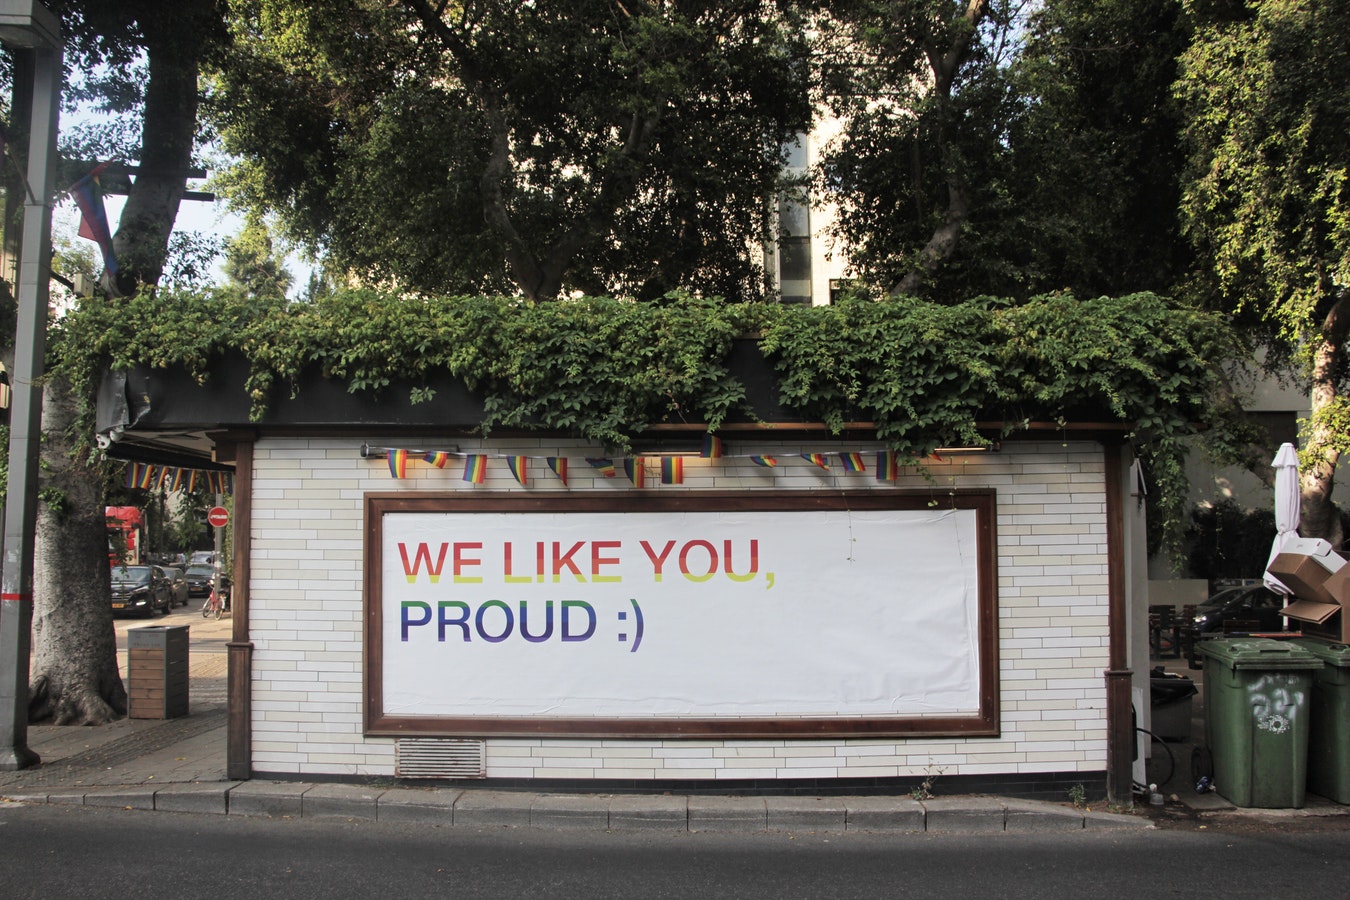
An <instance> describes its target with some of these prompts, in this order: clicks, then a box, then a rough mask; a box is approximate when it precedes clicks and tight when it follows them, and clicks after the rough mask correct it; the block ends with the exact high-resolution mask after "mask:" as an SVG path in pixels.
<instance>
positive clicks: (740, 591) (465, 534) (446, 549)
mask: <svg viewBox="0 0 1350 900" xmlns="http://www.w3.org/2000/svg"><path fill="white" fill-rule="evenodd" d="M380 518H381V520H382V522H381V535H382V536H381V539H380V540H381V547H380V554H379V558H380V560H381V564H380V571H379V573H378V579H379V593H380V598H379V612H378V616H379V621H380V659H381V662H380V678H379V680H378V685H379V688H378V690H379V693H378V694H377V695H376V696H378V697H379V698H380V703H381V706H382V707H383V708H382V711H381V714H382V715H383V716H386V717H424V716H427V717H474V716H494V717H497V716H507V717H572V718H586V717H626V718H666V719H676V718H681V717H695V718H703V719H710V718H719V717H732V718H736V717H771V718H792V717H816V716H831V717H833V716H848V717H890V716H931V715H971V714H974V713H976V712H977V711H978V710H979V707H980V696H979V685H980V653H979V636H978V631H979V621H978V620H979V553H978V549H977V515H976V512H975V511H974V510H970V509H931V510H928V509H925V510H912V509H911V510H899V509H870V510H853V511H849V510H833V511H826V510H800V511H781V510H780V511H737V512H675V513H672V512H660V513H644V512H557V513H542V512H491V511H488V512H462V513H461V512H387V513H384V514H383V515H382V516H381V517H380Z"/></svg>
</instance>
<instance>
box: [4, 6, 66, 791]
mask: <svg viewBox="0 0 1350 900" xmlns="http://www.w3.org/2000/svg"><path fill="white" fill-rule="evenodd" d="M0 42H3V43H4V44H5V45H6V46H8V47H10V48H11V49H12V50H16V51H19V52H29V53H32V54H33V55H34V78H33V105H32V121H31V123H30V128H29V132H28V134H29V138H28V183H27V185H26V187H25V193H26V196H25V198H24V207H23V237H22V239H21V243H20V250H19V253H20V256H19V272H18V278H17V282H18V301H19V318H18V327H17V330H16V332H15V335H14V374H13V381H14V383H13V385H12V388H11V390H12V405H11V407H10V420H9V421H10V424H9V486H8V492H7V497H6V503H5V544H4V560H3V568H2V569H0V771H14V770H16V769H24V768H28V767H29V766H33V765H36V764H37V763H38V762H40V759H39V758H38V755H37V754H36V753H34V752H33V751H32V749H31V748H29V746H28V676H29V654H30V653H31V652H32V627H33V547H34V544H35V543H36V541H35V537H36V536H35V531H36V528H37V488H38V483H37V479H38V452H39V450H40V449H41V444H40V441H41V437H42V388H41V385H40V382H39V381H38V379H39V378H40V377H41V376H42V369H43V355H44V352H45V350H46V343H47V301H48V297H47V284H48V278H49V276H50V274H51V261H52V250H51V246H52V242H51V231H52V209H51V197H52V177H53V176H52V169H53V165H52V164H53V162H54V160H55V157H56V120H57V108H58V101H59V99H60V93H61V49H62V39H61V23H60V20H59V19H57V17H56V16H55V15H53V14H52V12H51V11H50V10H49V9H47V8H46V7H45V6H43V5H42V4H41V3H40V2H39V0H0Z"/></svg>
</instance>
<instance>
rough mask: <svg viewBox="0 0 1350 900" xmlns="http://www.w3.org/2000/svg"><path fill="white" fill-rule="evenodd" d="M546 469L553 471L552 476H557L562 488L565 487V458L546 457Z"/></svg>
mask: <svg viewBox="0 0 1350 900" xmlns="http://www.w3.org/2000/svg"><path fill="white" fill-rule="evenodd" d="M548 467H549V468H550V469H552V470H553V474H554V475H557V476H558V480H560V481H561V482H562V483H563V487H567V457H565V456H550V457H548Z"/></svg>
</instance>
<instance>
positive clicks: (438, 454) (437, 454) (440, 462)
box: [422, 450, 450, 469]
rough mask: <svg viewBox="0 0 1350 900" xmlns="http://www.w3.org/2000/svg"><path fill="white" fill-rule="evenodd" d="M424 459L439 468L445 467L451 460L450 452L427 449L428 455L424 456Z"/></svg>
mask: <svg viewBox="0 0 1350 900" xmlns="http://www.w3.org/2000/svg"><path fill="white" fill-rule="evenodd" d="M422 459H424V460H426V461H427V462H429V463H431V464H432V465H433V466H435V467H436V468H438V469H444V468H445V464H446V463H448V462H449V461H450V454H449V453H446V452H445V451H444V450H429V451H427V455H426V456H423V457H422Z"/></svg>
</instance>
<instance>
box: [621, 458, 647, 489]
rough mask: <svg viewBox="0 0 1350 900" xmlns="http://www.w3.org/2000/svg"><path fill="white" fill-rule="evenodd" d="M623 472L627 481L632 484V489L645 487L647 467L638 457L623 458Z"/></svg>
mask: <svg viewBox="0 0 1350 900" xmlns="http://www.w3.org/2000/svg"><path fill="white" fill-rule="evenodd" d="M623 471H624V474H626V475H627V476H628V480H629V481H631V482H633V487H639V488H640V487H646V486H647V465H646V463H645V462H644V461H643V459H642V457H640V456H625V457H624V460H623Z"/></svg>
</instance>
